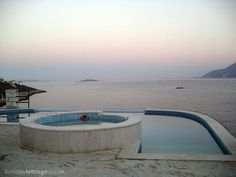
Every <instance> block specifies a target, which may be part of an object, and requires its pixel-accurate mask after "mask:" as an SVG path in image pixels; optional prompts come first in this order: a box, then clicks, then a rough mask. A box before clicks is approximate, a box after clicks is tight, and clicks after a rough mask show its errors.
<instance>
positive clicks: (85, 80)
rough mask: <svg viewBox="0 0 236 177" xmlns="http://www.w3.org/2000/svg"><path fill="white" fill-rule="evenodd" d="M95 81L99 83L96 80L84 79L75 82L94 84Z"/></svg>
mask: <svg viewBox="0 0 236 177" xmlns="http://www.w3.org/2000/svg"><path fill="white" fill-rule="evenodd" d="M96 81H99V80H96V79H84V80H81V81H77V82H96Z"/></svg>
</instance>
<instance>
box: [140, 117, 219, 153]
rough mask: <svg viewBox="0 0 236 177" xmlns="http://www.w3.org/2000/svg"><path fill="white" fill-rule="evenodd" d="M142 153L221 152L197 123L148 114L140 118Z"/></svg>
mask: <svg viewBox="0 0 236 177" xmlns="http://www.w3.org/2000/svg"><path fill="white" fill-rule="evenodd" d="M141 151H142V153H169V154H170V153H171V154H223V153H222V151H221V149H220V148H219V146H218V145H217V144H216V142H215V141H214V139H213V138H212V136H211V135H210V134H209V132H208V131H207V130H206V129H205V128H204V127H203V126H202V125H201V124H199V123H197V122H195V121H192V120H189V119H185V118H178V117H169V116H153V115H152V116H148V115H146V116H145V118H144V119H142V147H141Z"/></svg>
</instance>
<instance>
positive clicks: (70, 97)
mask: <svg viewBox="0 0 236 177" xmlns="http://www.w3.org/2000/svg"><path fill="white" fill-rule="evenodd" d="M25 84H27V85H30V86H34V87H36V88H39V89H43V90H46V91H47V92H46V93H43V94H38V95H34V96H32V97H31V107H35V108H46V109H48V108H49V109H54V108H56V109H65V108H66V109H83V110H84V109H86V110H91V109H109V108H111V109H145V108H158V109H160V108H164V109H183V110H189V111H196V112H201V113H204V114H207V115H209V116H211V117H213V118H215V119H216V120H218V121H219V122H220V123H221V124H223V125H224V127H226V128H227V129H228V130H229V131H230V132H231V133H232V134H233V135H234V136H235V137H236V79H211V80H210V79H193V80H157V81H99V82H34V83H33V82H32V83H25ZM176 86H184V89H183V90H177V89H176Z"/></svg>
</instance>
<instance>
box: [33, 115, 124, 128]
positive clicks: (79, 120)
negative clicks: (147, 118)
mask: <svg viewBox="0 0 236 177" xmlns="http://www.w3.org/2000/svg"><path fill="white" fill-rule="evenodd" d="M83 118H84V120H83ZM126 120H127V118H126V117H122V116H117V115H109V114H100V113H65V114H59V115H51V116H46V117H42V118H40V119H38V120H36V123H38V124H41V125H46V126H71V125H81V124H101V123H103V122H106V123H120V122H123V121H126Z"/></svg>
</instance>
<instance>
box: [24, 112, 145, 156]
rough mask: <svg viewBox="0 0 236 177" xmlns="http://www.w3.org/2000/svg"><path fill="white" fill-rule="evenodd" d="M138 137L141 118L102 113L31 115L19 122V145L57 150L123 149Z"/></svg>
mask: <svg viewBox="0 0 236 177" xmlns="http://www.w3.org/2000/svg"><path fill="white" fill-rule="evenodd" d="M140 139H141V119H140V118H138V117H126V116H124V115H117V114H111V113H109V114H108V113H104V112H70V113H50V114H47V115H42V114H41V115H34V116H33V117H31V118H29V119H25V120H21V121H20V145H21V146H22V147H24V148H27V149H34V150H39V151H45V152H56V153H80V152H92V151H100V150H108V149H115V148H124V147H127V146H129V145H131V144H134V143H137V142H138V141H140Z"/></svg>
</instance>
